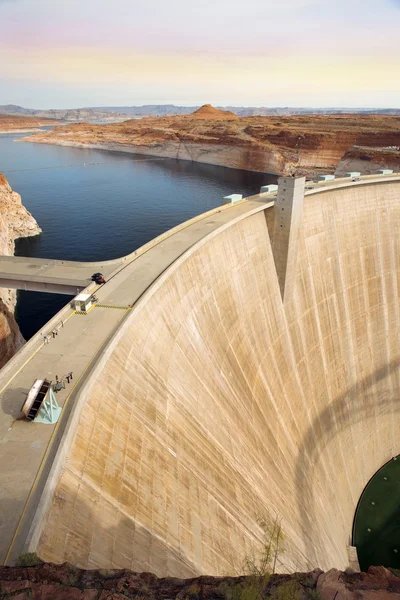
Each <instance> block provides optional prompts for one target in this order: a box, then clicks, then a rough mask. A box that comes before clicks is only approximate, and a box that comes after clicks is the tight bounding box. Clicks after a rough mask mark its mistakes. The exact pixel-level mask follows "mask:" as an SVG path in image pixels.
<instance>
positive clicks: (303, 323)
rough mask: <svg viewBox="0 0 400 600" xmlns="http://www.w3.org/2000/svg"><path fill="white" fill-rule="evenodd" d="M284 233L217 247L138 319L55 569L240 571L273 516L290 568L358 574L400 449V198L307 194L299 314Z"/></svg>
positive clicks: (84, 410)
mask: <svg viewBox="0 0 400 600" xmlns="http://www.w3.org/2000/svg"><path fill="white" fill-rule="evenodd" d="M275 217H276V213H275ZM273 221H274V209H273V208H268V209H267V210H265V211H260V212H257V213H255V214H252V215H250V216H246V217H245V218H242V219H240V220H236V221H234V222H231V223H229V225H228V226H226V227H224V228H223V229H220V230H219V231H217V232H215V233H213V234H211V235H210V236H208V237H207V238H205V239H204V240H203V241H202V242H200V243H197V244H196V245H195V246H194V247H193V248H192V249H191V250H190V251H188V252H186V253H185V254H184V255H183V256H182V257H181V258H180V259H178V260H177V261H176V262H175V263H174V265H173V266H172V267H171V268H170V269H168V270H167V271H166V272H165V273H164V274H163V275H162V276H161V277H159V278H158V279H157V280H156V282H155V283H154V284H153V286H152V287H151V288H150V289H149V290H148V291H147V292H146V293H145V295H144V296H143V297H142V299H141V300H140V301H139V302H138V304H137V305H136V306H135V308H134V309H133V310H132V312H131V314H130V316H129V318H128V319H127V321H126V322H125V325H124V326H123V328H122V329H121V330H120V331H119V333H118V334H117V336H116V337H115V338H114V340H113V341H112V343H111V344H110V346H109V347H108V349H107V351H106V353H105V354H104V356H103V358H102V360H101V361H100V363H99V365H98V366H97V368H96V369H95V371H94V374H93V376H92V377H91V379H90V382H89V384H88V385H87V386H86V387H85V389H84V390H83V392H82V394H81V397H80V400H79V406H78V407H77V410H76V412H75V415H74V418H73V421H72V422H71V424H70V427H69V430H68V433H67V435H66V438H65V440H64V443H63V446H62V448H61V449H60V451H59V456H58V461H57V463H56V465H55V468H54V472H53V475H52V479H51V481H49V484H48V488H47V493H46V497H45V498H44V499H43V502H42V509H41V513H40V515H39V513H38V516H37V519H36V521H35V523H34V529H33V536H32V538H31V549H35V550H36V551H37V552H38V554H39V555H40V556H41V557H42V558H43V559H44V560H48V561H57V562H58V561H60V562H61V561H65V560H67V561H70V562H72V563H74V564H76V565H78V566H80V567H89V568H94V567H107V566H108V567H111V566H112V567H127V568H131V569H133V570H136V571H152V572H154V573H155V574H157V575H174V576H180V577H184V576H189V575H191V574H193V573H208V574H228V573H234V572H235V569H239V568H240V566H241V564H242V562H243V559H244V557H245V556H246V554H248V553H249V552H250V551H251V548H252V547H253V546H254V545H257V544H260V543H261V541H262V532H261V530H260V529H259V527H258V525H257V517H258V516H259V515H265V514H269V515H271V517H272V518H274V517H275V515H278V517H279V519H281V520H282V528H283V531H284V533H285V535H286V551H285V553H284V554H283V555H282V556H281V557H280V561H281V564H280V569H286V570H304V569H309V568H314V567H317V566H318V567H321V568H322V569H328V568H331V567H337V568H345V567H346V566H347V565H348V558H347V546H348V545H349V544H350V543H351V532H352V523H353V518H354V511H355V509H356V506H357V502H358V500H359V497H360V495H361V493H362V491H363V489H364V487H365V485H366V483H367V482H368V480H369V479H370V478H371V477H372V475H373V474H374V472H375V471H376V470H377V469H379V468H380V467H381V466H382V465H383V464H384V463H385V462H387V461H388V460H389V459H390V458H391V457H392V456H393V455H396V454H398V453H399V441H398V428H399V424H400V415H399V411H398V407H399V396H400V394H399V392H400V389H399V387H400V386H399V364H400V356H399V354H400V346H399V324H400V320H399V289H398V286H399V283H398V282H399V275H400V272H399V268H400V252H399V239H400V237H399V236H400V183H396V182H386V183H385V182H382V183H375V184H372V183H371V184H369V185H357V186H349V187H346V188H342V189H340V188H338V189H332V190H330V191H328V190H327V191H324V192H318V193H312V194H309V195H307V196H306V197H305V199H304V207H303V216H302V224H301V227H300V230H299V235H298V246H297V261H296V264H295V272H294V284H293V289H292V292H291V295H290V298H288V299H287V300H286V299H285V302H284V303H283V302H282V296H281V291H280V287H279V283H278V279H277V274H276V268H275V262H274V258H273V244H274V240H273V239H272V240H271V238H272V237H273V230H274V226H273Z"/></svg>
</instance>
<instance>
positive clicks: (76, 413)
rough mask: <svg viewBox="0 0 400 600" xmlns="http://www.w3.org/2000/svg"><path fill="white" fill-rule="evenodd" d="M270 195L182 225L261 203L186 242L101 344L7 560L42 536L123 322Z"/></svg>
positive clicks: (269, 205) (260, 208)
mask: <svg viewBox="0 0 400 600" xmlns="http://www.w3.org/2000/svg"><path fill="white" fill-rule="evenodd" d="M265 197H266V198H265ZM267 198H268V194H263V195H262V197H261V196H260V195H255V196H252V197H249V198H246V199H243V200H242V201H241V202H238V203H235V204H234V205H227V206H225V207H224V208H223V209H222V207H218V208H217V209H213V210H212V211H208V212H207V213H203V214H202V215H200V216H198V217H196V218H194V219H191V220H190V221H188V222H186V223H184V224H183V225H184V226H186V227H188V226H190V225H193V224H196V223H198V222H199V221H201V220H203V219H206V218H207V217H209V216H212V215H213V214H217V213H220V212H222V210H223V211H225V210H226V209H229V208H235V209H237V208H238V207H239V206H241V207H242V208H244V207H245V206H246V205H247V204H248V202H247V201H251V200H252V201H256V202H257V204H258V203H259V205H257V206H255V207H252V208H250V209H249V210H244V211H243V212H242V213H241V214H240V215H239V216H237V217H235V218H233V219H229V220H228V221H227V222H225V223H223V224H222V225H221V226H220V227H217V228H216V229H214V230H213V231H211V232H209V231H208V230H207V229H206V230H205V235H204V236H203V237H202V238H201V239H200V240H198V241H196V242H195V243H194V244H190V241H188V245H187V247H186V249H185V251H184V252H183V253H182V254H181V255H180V256H179V257H178V258H177V259H175V260H173V261H172V262H171V263H170V265H169V266H168V267H167V268H166V269H163V270H162V271H160V273H159V275H158V276H157V277H156V278H155V279H154V280H153V282H152V284H151V285H150V286H149V287H148V288H147V289H146V290H145V291H144V292H143V293H142V294H140V295H139V297H138V299H137V300H136V302H134V304H133V310H131V311H130V313H127V314H126V316H125V317H124V318H123V319H122V320H121V322H120V323H119V327H118V329H117V330H116V331H115V332H114V334H113V335H112V337H111V338H110V339H109V340H108V342H107V343H106V344H105V345H104V346H103V347H102V349H101V352H100V355H99V358H98V359H97V360H96V361H94V363H93V364H92V365H91V367H90V369H89V370H88V372H87V373H86V376H85V379H84V380H83V382H82V384H81V385H80V388H79V390H78V391H77V392H76V393H74V399H73V402H72V403H70V404H72V410H71V412H70V414H69V415H67V419H66V422H65V423H64V424H63V425H62V427H61V428H60V429H61V432H59V435H58V436H57V439H56V440H52V441H51V442H50V446H52V445H53V442H55V445H56V448H55V449H54V450H53V449H50V451H49V453H48V454H49V456H47V457H46V460H47V459H49V461H48V462H50V465H47V473H48V475H45V476H43V473H46V466H45V467H44V468H43V469H42V473H41V476H40V478H39V479H40V484H39V485H38V489H37V490H35V493H34V494H33V495H32V497H31V498H29V499H28V502H27V507H26V511H25V514H24V516H23V518H22V520H21V523H20V525H19V527H18V530H17V531H18V533H17V536H16V538H15V541H14V542H13V543H12V545H11V547H10V548H12V550H11V552H9V555H8V559H7V562H8V563H9V562H12V560H13V559H14V558H15V557H16V556H18V554H19V553H20V552H22V551H25V549H27V548H30V547H33V545H34V544H35V540H36V539H37V538H38V536H39V535H40V532H41V529H42V526H43V525H44V515H45V514H46V510H47V507H48V502H49V501H51V497H52V491H53V490H54V486H55V483H56V481H57V479H58V475H59V473H60V471H61V469H62V465H63V458H64V457H65V454H66V452H67V451H68V448H69V444H70V440H71V438H72V437H73V436H74V434H75V429H76V425H77V424H78V423H79V418H80V414H81V412H82V409H83V407H84V403H85V400H86V397H87V395H88V394H89V393H90V389H91V386H92V383H93V382H94V381H95V380H96V376H97V374H98V373H99V372H100V371H101V369H102V368H103V365H104V364H105V362H106V361H107V360H108V357H109V356H110V354H111V353H112V351H113V350H114V348H115V346H116V345H117V344H118V341H119V339H120V337H121V335H123V324H125V323H126V322H127V319H129V316H130V314H131V315H132V314H133V313H135V314H137V311H138V310H140V309H141V307H142V306H143V305H145V304H146V302H147V300H148V298H149V297H150V296H151V295H152V294H153V293H154V292H155V291H156V290H157V289H158V287H159V286H160V285H162V284H163V282H164V281H165V280H166V279H168V277H169V276H170V275H171V273H173V272H174V271H175V270H176V269H177V268H179V266H180V265H181V264H182V262H184V261H185V260H186V259H187V258H188V257H189V256H190V255H191V254H192V253H193V252H194V251H196V250H197V249H198V248H199V247H200V246H202V245H203V244H205V243H207V241H208V240H209V239H211V238H212V237H214V236H216V235H218V234H219V233H221V231H223V230H224V229H227V228H229V227H231V226H232V225H234V224H235V223H237V222H239V221H241V220H243V219H245V218H247V217H249V216H251V215H253V214H255V213H257V212H261V211H264V210H266V209H268V208H272V207H273V205H274V202H273V201H272V200H271V201H270V202H268V201H267V202H266V201H265V200H266V199H267ZM182 228H183V227H177V228H174V229H173V230H170V231H168V232H166V234H164V235H163V236H160V237H162V239H159V238H156V240H157V243H155V242H156V240H153V243H152V247H155V246H157V245H158V244H159V243H160V242H162V241H165V239H167V238H169V237H172V236H173V235H174V234H175V233H178V232H179V231H181V229H182ZM146 246H147V245H146ZM150 249H151V248H148V250H150ZM145 251H147V250H145ZM145 251H144V252H145ZM144 252H141V254H140V255H138V256H136V257H135V259H136V258H139V256H141V255H142V254H144ZM127 266H128V265H124V266H123V267H122V269H124V268H125V267H127ZM122 269H121V268H119V269H116V271H115V272H114V275H116V274H118V273H120V271H121V270H122ZM92 285H93V284H92ZM63 310H64V309H63ZM63 310H62V311H60V313H58V315H56V317H58V316H59V315H60V314H61V313H62V312H63ZM70 312H73V311H72V310H70ZM56 322H57V320H56ZM38 336H40V332H38V334H36V335H35V336H34V337H35V338H37V337H38ZM31 341H32V340H30V342H31ZM23 349H24V348H22V349H21V351H22V350H23ZM21 351H20V353H21ZM14 358H15V357H14ZM16 362H17V361H14V363H16ZM15 366H17V365H15V364H14V367H15ZM7 385H8V384H6V386H7ZM6 386H4V387H6ZM4 387H3V389H4ZM62 416H63V414H62V415H61V418H62ZM28 505H29V506H28ZM37 507H39V508H38V510H37V511H36V508H37ZM35 511H36V512H35ZM31 519H33V520H32V525H30V520H31ZM28 531H29V533H27V532H28Z"/></svg>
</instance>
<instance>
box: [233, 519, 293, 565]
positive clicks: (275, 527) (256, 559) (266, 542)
mask: <svg viewBox="0 0 400 600" xmlns="http://www.w3.org/2000/svg"><path fill="white" fill-rule="evenodd" d="M257 523H258V525H259V526H260V527H261V529H262V531H263V539H262V547H261V549H257V550H255V549H254V548H253V550H252V551H251V552H250V553H249V554H247V555H246V556H245V558H244V561H243V567H242V571H243V572H244V573H245V574H246V575H257V576H259V577H265V576H267V575H271V574H272V573H275V570H276V563H277V560H278V557H279V555H280V554H282V552H284V550H285V547H284V541H285V536H284V533H283V531H282V525H281V520H280V519H279V517H278V516H276V517H275V519H274V520H271V519H270V517H269V516H268V515H260V516H258V517H257Z"/></svg>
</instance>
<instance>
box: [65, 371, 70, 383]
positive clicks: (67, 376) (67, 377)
mask: <svg viewBox="0 0 400 600" xmlns="http://www.w3.org/2000/svg"><path fill="white" fill-rule="evenodd" d="M65 379H66V380H67V383H69V373H68V375H66V376H65Z"/></svg>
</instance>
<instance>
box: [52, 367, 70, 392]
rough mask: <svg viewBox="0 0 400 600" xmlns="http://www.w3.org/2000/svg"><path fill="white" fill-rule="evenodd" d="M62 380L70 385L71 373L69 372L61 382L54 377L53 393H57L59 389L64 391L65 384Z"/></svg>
mask: <svg viewBox="0 0 400 600" xmlns="http://www.w3.org/2000/svg"><path fill="white" fill-rule="evenodd" d="M64 379H66V380H67V383H70V381H72V379H73V377H72V371H70V372H69V373H68V374H67V375H65V377H63V378H62V379H61V381H60V380H59V378H58V375H56V382H55V384H54V386H53V387H54V391H55V392H59V391H60V390H61V389H65V382H64Z"/></svg>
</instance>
